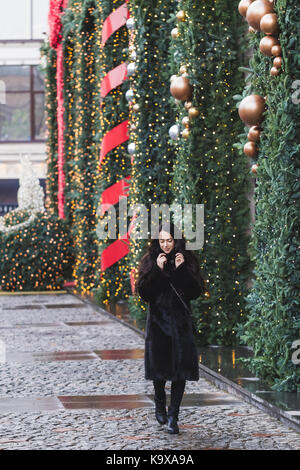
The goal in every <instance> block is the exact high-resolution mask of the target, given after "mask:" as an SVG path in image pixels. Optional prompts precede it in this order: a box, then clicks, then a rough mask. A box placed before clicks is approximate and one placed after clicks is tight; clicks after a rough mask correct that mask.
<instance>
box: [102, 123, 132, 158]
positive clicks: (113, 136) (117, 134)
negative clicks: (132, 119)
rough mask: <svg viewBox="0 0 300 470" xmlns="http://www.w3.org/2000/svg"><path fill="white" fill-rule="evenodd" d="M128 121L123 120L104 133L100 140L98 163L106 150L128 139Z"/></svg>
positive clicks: (108, 150)
mask: <svg viewBox="0 0 300 470" xmlns="http://www.w3.org/2000/svg"><path fill="white" fill-rule="evenodd" d="M128 124H129V121H128V120H126V121H123V122H121V124H118V125H117V126H116V127H113V128H112V129H111V130H110V131H108V132H107V134H105V136H104V137H103V140H102V146H101V152H100V165H101V162H102V160H103V159H104V157H105V156H106V154H107V153H108V152H110V151H111V150H113V149H114V148H116V147H118V146H119V145H121V144H123V143H124V142H126V140H128V139H129V134H128Z"/></svg>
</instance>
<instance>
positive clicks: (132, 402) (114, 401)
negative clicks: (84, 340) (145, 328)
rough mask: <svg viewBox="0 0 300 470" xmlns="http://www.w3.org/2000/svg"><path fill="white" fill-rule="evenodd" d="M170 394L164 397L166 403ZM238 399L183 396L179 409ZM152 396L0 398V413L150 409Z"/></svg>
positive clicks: (234, 402) (225, 396) (224, 403)
mask: <svg viewBox="0 0 300 470" xmlns="http://www.w3.org/2000/svg"><path fill="white" fill-rule="evenodd" d="M169 401H170V395H168V394H167V402H169ZM238 403H240V401H239V400H238V399H235V398H233V397H231V396H229V397H228V396H227V395H226V394H225V393H199V394H185V395H184V396H183V400H182V405H181V406H183V407H202V406H203V407H206V406H222V405H236V404H238ZM153 405H154V397H153V395H143V394H136V395H77V396H57V397H28V398H27V397H24V398H23V397H22V398H0V413H1V412H10V411H14V412H18V411H56V410H60V409H73V410H79V409H115V410H118V409H128V410H130V409H134V408H152V407H153Z"/></svg>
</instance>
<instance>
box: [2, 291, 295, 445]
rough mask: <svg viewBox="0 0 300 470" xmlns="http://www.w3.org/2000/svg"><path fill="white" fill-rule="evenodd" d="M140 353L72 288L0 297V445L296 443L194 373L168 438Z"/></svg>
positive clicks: (134, 341)
mask: <svg viewBox="0 0 300 470" xmlns="http://www.w3.org/2000/svg"><path fill="white" fill-rule="evenodd" d="M4 346H5V347H4ZM143 356H144V339H143V337H142V336H140V335H139V334H137V333H136V332H135V331H133V330H132V329H130V328H128V327H126V326H125V325H123V324H121V323H120V322H117V321H115V320H113V319H112V318H111V317H110V316H107V315H106V314H105V312H103V313H99V311H98V309H97V310H96V309H93V306H92V305H89V304H87V303H84V302H83V301H82V302H81V301H80V300H79V299H78V298H77V297H74V296H72V295H70V294H53V295H50V294H48V295H46V294H45V295H43V294H37V295H5V296H4V295H3V296H2V295H0V377H1V381H0V449H20V450H21V449H45V450H46V449H62V450H63V449H74V450H75V449H78V450H79V449H86V450H92V449H108V450H121V449H127V450H129V449H151V450H166V449H176V450H195V449H197V450H200V449H253V450H254V449H255V450H256V449H269V450H271V449H294V450H296V449H298V450H299V449H300V434H299V433H297V432H296V431H294V430H292V429H290V428H288V427H287V426H285V425H284V424H282V423H280V422H279V421H277V420H276V419H274V418H272V417H270V416H269V415H267V414H266V413H264V412H262V411H261V410H259V409H257V408H255V407H253V406H251V405H249V404H247V403H246V402H243V401H242V399H240V398H238V397H236V396H233V395H231V394H229V393H226V392H223V391H220V390H219V389H217V388H216V387H215V386H214V385H212V384H211V383H209V382H208V381H206V380H204V379H202V378H201V379H200V380H199V381H198V382H187V386H186V391H185V394H184V398H183V402H182V407H181V411H180V420H179V427H180V434H179V435H169V434H168V433H167V432H166V430H165V427H164V426H160V425H159V424H158V423H157V422H156V420H155V418H154V412H153V411H154V403H153V387H152V383H151V382H150V381H146V380H145V379H144V367H143ZM169 394H170V383H169V382H168V383H167V395H168V399H169Z"/></svg>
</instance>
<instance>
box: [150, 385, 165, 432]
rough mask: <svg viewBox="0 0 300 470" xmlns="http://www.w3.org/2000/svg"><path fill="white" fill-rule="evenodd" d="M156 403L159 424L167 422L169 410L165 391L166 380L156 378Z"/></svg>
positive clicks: (156, 415)
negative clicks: (167, 409)
mask: <svg viewBox="0 0 300 470" xmlns="http://www.w3.org/2000/svg"><path fill="white" fill-rule="evenodd" d="M153 385H154V391H155V394H154V403H155V417H156V419H157V421H158V422H159V424H166V422H167V411H166V400H167V397H166V392H165V385H166V382H165V380H154V381H153Z"/></svg>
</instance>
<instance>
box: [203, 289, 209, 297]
mask: <svg viewBox="0 0 300 470" xmlns="http://www.w3.org/2000/svg"><path fill="white" fill-rule="evenodd" d="M204 297H206V298H207V299H209V298H210V293H209V292H208V290H206V291H205V292H204Z"/></svg>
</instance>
